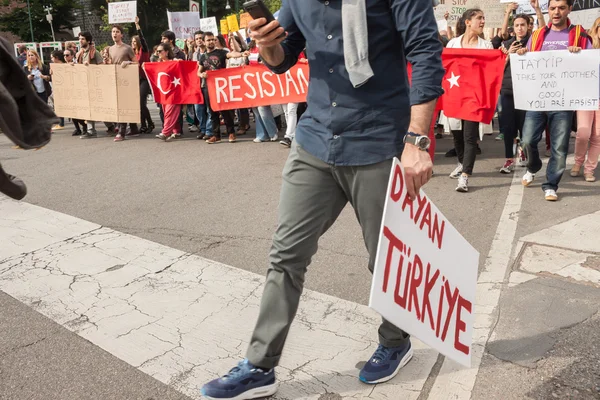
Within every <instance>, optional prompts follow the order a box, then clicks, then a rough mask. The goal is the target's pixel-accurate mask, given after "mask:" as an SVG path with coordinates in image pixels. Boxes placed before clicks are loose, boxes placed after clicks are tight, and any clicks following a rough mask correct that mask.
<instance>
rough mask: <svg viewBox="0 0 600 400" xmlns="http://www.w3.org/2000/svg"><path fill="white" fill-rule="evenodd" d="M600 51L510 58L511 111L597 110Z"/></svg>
mask: <svg viewBox="0 0 600 400" xmlns="http://www.w3.org/2000/svg"><path fill="white" fill-rule="evenodd" d="M598 60H600V50H599V49H592V50H581V51H580V52H579V53H570V52H569V51H568V50H553V51H535V52H528V53H526V54H525V55H523V56H519V55H517V54H511V55H510V66H511V73H512V80H513V90H514V97H515V108H517V109H520V110H532V111H561V110H598V109H599V102H598V99H599V98H600V79H599V75H600V74H599V71H598Z"/></svg>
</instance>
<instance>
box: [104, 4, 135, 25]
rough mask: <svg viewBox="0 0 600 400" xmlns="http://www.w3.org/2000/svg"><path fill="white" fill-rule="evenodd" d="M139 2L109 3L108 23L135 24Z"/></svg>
mask: <svg viewBox="0 0 600 400" xmlns="http://www.w3.org/2000/svg"><path fill="white" fill-rule="evenodd" d="M136 15H137V1H118V2H112V3H108V23H109V24H122V23H127V22H135V17H136Z"/></svg>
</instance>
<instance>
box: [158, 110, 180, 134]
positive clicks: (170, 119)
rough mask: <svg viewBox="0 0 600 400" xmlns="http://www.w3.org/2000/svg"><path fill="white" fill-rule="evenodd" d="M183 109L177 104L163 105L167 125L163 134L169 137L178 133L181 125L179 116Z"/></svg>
mask: <svg viewBox="0 0 600 400" xmlns="http://www.w3.org/2000/svg"><path fill="white" fill-rule="evenodd" d="M178 111H179V112H181V108H180V107H179V106H178V105H176V104H163V112H164V113H165V123H164V125H163V129H162V134H163V135H165V136H167V137H169V136H171V135H172V134H173V133H175V132H177V124H178V123H179V114H178Z"/></svg>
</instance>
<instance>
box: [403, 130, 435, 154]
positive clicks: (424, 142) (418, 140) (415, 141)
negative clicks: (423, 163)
mask: <svg viewBox="0 0 600 400" xmlns="http://www.w3.org/2000/svg"><path fill="white" fill-rule="evenodd" d="M404 143H410V144H412V145H415V146H417V147H418V148H419V150H423V151H427V149H429V145H430V144H431V140H430V139H429V138H428V137H427V136H423V135H419V134H418V133H414V132H406V135H404Z"/></svg>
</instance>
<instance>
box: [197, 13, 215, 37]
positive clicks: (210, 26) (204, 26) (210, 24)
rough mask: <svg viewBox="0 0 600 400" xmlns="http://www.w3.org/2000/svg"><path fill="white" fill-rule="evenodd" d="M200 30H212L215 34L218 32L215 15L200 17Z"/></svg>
mask: <svg viewBox="0 0 600 400" xmlns="http://www.w3.org/2000/svg"><path fill="white" fill-rule="evenodd" d="M200 30H201V31H202V32H212V33H213V34H215V35H216V34H218V33H219V28H218V26H217V19H216V18H215V17H209V18H202V19H200Z"/></svg>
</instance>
